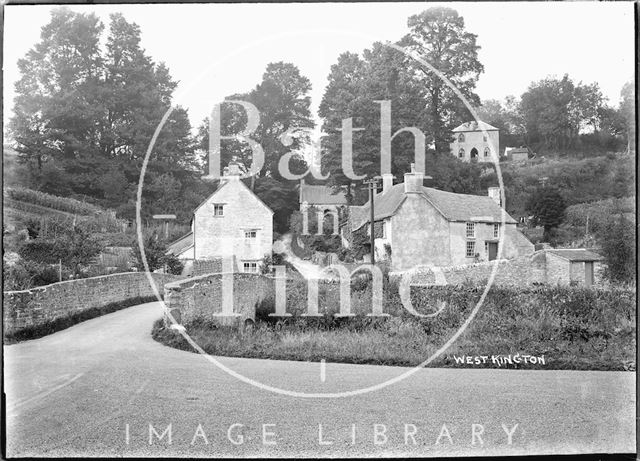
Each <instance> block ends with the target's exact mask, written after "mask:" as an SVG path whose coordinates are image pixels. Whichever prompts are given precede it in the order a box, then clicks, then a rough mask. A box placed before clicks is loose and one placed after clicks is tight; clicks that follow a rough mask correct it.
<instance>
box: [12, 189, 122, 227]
mask: <svg viewBox="0 0 640 461" xmlns="http://www.w3.org/2000/svg"><path fill="white" fill-rule="evenodd" d="M2 195H3V225H4V226H5V228H6V229H9V230H11V229H15V230H19V229H20V228H24V227H26V225H27V223H28V222H30V221H38V222H43V221H47V220H53V221H56V222H57V223H73V222H82V223H84V224H85V225H86V226H87V227H88V228H89V229H91V230H93V231H94V232H119V231H120V232H121V231H122V230H123V229H124V228H125V226H126V222H125V221H124V220H121V219H117V218H116V216H115V212H114V211H110V210H105V209H102V208H100V207H98V206H96V205H92V204H88V203H84V202H81V201H79V200H75V199H71V198H66V197H58V196H55V195H51V194H46V193H44V192H40V191H35V190H32V189H27V188H24V187H5V188H4V190H3V194H2Z"/></svg>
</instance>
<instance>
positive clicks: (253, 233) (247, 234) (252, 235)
mask: <svg viewBox="0 0 640 461" xmlns="http://www.w3.org/2000/svg"><path fill="white" fill-rule="evenodd" d="M257 236H258V232H257V231H254V230H248V231H244V238H245V239H254V238H256V237H257Z"/></svg>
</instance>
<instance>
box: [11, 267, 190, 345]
mask: <svg viewBox="0 0 640 461" xmlns="http://www.w3.org/2000/svg"><path fill="white" fill-rule="evenodd" d="M151 277H153V280H154V281H155V282H156V284H157V286H158V291H159V293H160V295H162V293H163V290H164V284H165V283H166V282H168V281H174V280H176V279H178V278H179V277H178V276H175V275H169V274H155V273H154V274H151ZM152 296H154V293H153V289H152V287H151V285H150V283H149V280H148V279H147V276H146V274H145V273H144V272H125V273H120V274H111V275H104V276H101V277H91V278H86V279H78V280H68V281H64V282H58V283H53V284H51V285H45V286H41V287H36V288H32V289H30V290H22V291H5V292H4V293H3V320H4V331H5V334H6V333H11V334H13V333H16V332H18V331H20V330H23V329H26V328H33V327H38V326H42V325H46V324H47V323H50V322H53V321H55V320H58V319H60V318H63V317H67V316H71V315H74V314H78V313H81V312H82V311H86V310H89V309H93V308H98V307H103V306H106V305H108V304H112V303H119V302H123V301H127V300H131V299H136V298H149V297H152Z"/></svg>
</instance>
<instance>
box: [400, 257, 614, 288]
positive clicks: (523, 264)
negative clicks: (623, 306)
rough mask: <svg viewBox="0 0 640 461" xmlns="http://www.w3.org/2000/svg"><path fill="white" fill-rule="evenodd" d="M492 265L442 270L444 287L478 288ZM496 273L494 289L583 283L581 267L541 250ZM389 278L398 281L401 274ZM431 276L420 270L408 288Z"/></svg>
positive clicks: (597, 275)
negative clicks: (497, 287)
mask: <svg viewBox="0 0 640 461" xmlns="http://www.w3.org/2000/svg"><path fill="white" fill-rule="evenodd" d="M494 264H495V262H494V261H487V262H480V263H477V264H468V265H460V266H451V267H442V268H440V271H441V272H442V274H443V275H444V278H445V280H446V281H447V284H449V285H463V284H474V285H476V284H478V283H484V282H486V281H487V280H489V277H490V276H491V272H492V271H493V267H494ZM497 264H498V269H497V270H496V275H495V278H494V281H493V283H494V285H496V286H514V287H517V286H525V285H532V284H542V283H545V284H551V285H557V284H561V285H568V284H569V283H570V282H571V281H574V282H577V283H579V284H583V283H584V278H585V277H584V263H570V262H569V261H567V260H565V259H562V258H560V257H557V256H555V255H553V254H551V253H548V252H546V251H544V250H541V251H536V252H535V253H533V254H532V255H528V256H520V257H518V258H514V259H501V260H498V263H497ZM598 266H599V264H597V263H596V267H595V281H594V285H596V286H599V285H601V284H602V276H601V270H600V268H599V267H598ZM390 275H392V276H396V277H399V276H400V275H402V272H393V273H391V274H390ZM434 283H436V282H435V275H434V273H433V271H431V270H429V269H421V270H418V271H417V272H416V274H415V275H414V276H413V277H412V284H414V285H426V284H434Z"/></svg>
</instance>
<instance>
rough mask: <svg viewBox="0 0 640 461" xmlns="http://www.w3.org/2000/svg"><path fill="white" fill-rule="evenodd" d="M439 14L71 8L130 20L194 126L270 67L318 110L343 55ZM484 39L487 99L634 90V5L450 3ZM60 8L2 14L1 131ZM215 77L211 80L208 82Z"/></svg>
mask: <svg viewBox="0 0 640 461" xmlns="http://www.w3.org/2000/svg"><path fill="white" fill-rule="evenodd" d="M434 5H437V4H433V3H428V4H427V3H357V4H340V3H319V4H244V5H243V4H240V5H229V4H205V5H202V4H186V5H185V4H182V5H149V4H140V5H93V6H70V7H69V8H71V9H72V10H74V11H78V12H95V13H96V14H97V15H99V17H100V18H101V19H102V20H103V22H104V23H105V25H108V16H109V14H110V13H113V12H118V11H119V12H122V13H123V14H124V16H125V17H126V18H127V20H129V21H133V22H136V23H137V24H138V25H139V26H140V27H141V30H142V45H143V47H144V48H145V49H146V50H147V52H148V53H149V54H150V55H151V56H152V57H153V58H154V59H155V60H156V61H164V62H165V63H166V64H167V65H168V67H169V69H170V72H171V75H172V76H173V77H174V79H176V80H179V81H180V86H179V87H178V91H177V93H176V95H177V96H178V99H179V100H178V101H176V102H178V103H180V104H181V105H183V106H185V107H187V108H188V109H189V115H190V118H191V123H192V124H193V125H194V126H195V125H197V124H199V123H200V121H201V120H202V119H203V118H204V117H205V116H207V115H208V114H209V113H210V111H211V106H212V105H213V104H214V103H216V102H219V101H220V100H221V99H223V98H224V97H225V96H227V95H229V94H233V93H238V92H244V91H248V90H250V89H251V88H253V87H254V86H255V85H256V84H257V83H258V82H259V81H260V79H261V75H262V73H263V71H264V69H265V67H266V65H267V64H268V63H269V62H275V61H288V62H292V63H294V64H295V65H297V66H298V67H299V69H300V71H301V72H302V74H303V75H306V76H307V77H308V78H309V79H310V80H311V82H312V85H313V91H312V102H313V109H314V111H315V110H317V107H318V105H319V103H320V100H321V97H322V94H323V91H324V87H325V85H326V82H327V80H326V79H327V75H328V74H329V70H330V66H331V65H332V64H334V63H335V62H336V59H337V57H338V55H339V54H340V53H342V52H344V51H347V50H348V51H353V52H361V51H362V50H363V49H364V48H367V47H369V46H370V44H371V43H372V42H373V41H375V40H380V41H386V40H390V41H395V40H397V39H399V38H400V37H402V36H403V35H404V34H405V33H406V32H407V26H406V23H407V18H408V17H409V16H410V15H412V14H416V13H419V12H421V11H423V10H425V9H426V8H428V7H430V6H434ZM446 5H447V6H450V7H452V8H455V9H456V10H458V12H459V13H460V14H461V15H462V16H463V17H464V20H465V25H466V28H467V30H468V31H470V32H472V33H474V34H477V35H478V44H479V45H480V46H481V49H480V52H479V59H480V61H481V62H482V64H483V65H484V68H485V72H484V73H483V74H482V75H481V76H480V81H479V82H478V86H477V92H478V94H479V95H480V97H481V98H482V99H490V98H495V99H503V98H504V97H505V96H507V95H511V94H513V95H517V96H519V95H521V94H522V93H523V92H524V91H525V90H526V88H527V86H528V85H529V84H530V83H531V82H532V81H535V80H539V79H541V78H544V77H546V76H548V75H557V76H562V75H563V74H564V73H568V74H569V75H570V76H571V77H572V78H573V79H574V80H575V81H583V82H588V83H590V82H598V84H599V85H600V88H601V89H602V91H603V93H604V94H605V96H607V97H608V98H609V101H610V102H611V103H613V104H615V105H617V103H618V101H619V95H620V89H621V88H622V85H623V84H624V83H625V82H627V81H631V80H633V72H634V27H633V3H631V2H627V3H610V2H605V3H587V2H566V3H565V2H559V3H550V2H535V3H534V2H530V3H511V2H500V3H448V4H446ZM52 8H53V7H51V6H44V5H37V6H33V5H6V6H5V17H4V22H5V37H4V98H5V99H4V100H5V112H4V117H5V123H6V120H7V119H8V117H10V116H11V109H12V106H13V97H14V91H13V88H14V83H15V81H16V80H17V79H18V78H19V73H18V70H17V64H16V63H17V60H18V59H19V58H21V57H23V56H24V55H25V53H26V52H27V51H28V50H29V49H30V48H31V47H32V46H33V45H34V44H35V43H36V42H38V41H39V37H40V28H41V27H42V26H44V25H45V24H47V23H48V21H49V16H50V11H51V9H52ZM207 69H209V71H208V72H207Z"/></svg>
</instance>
